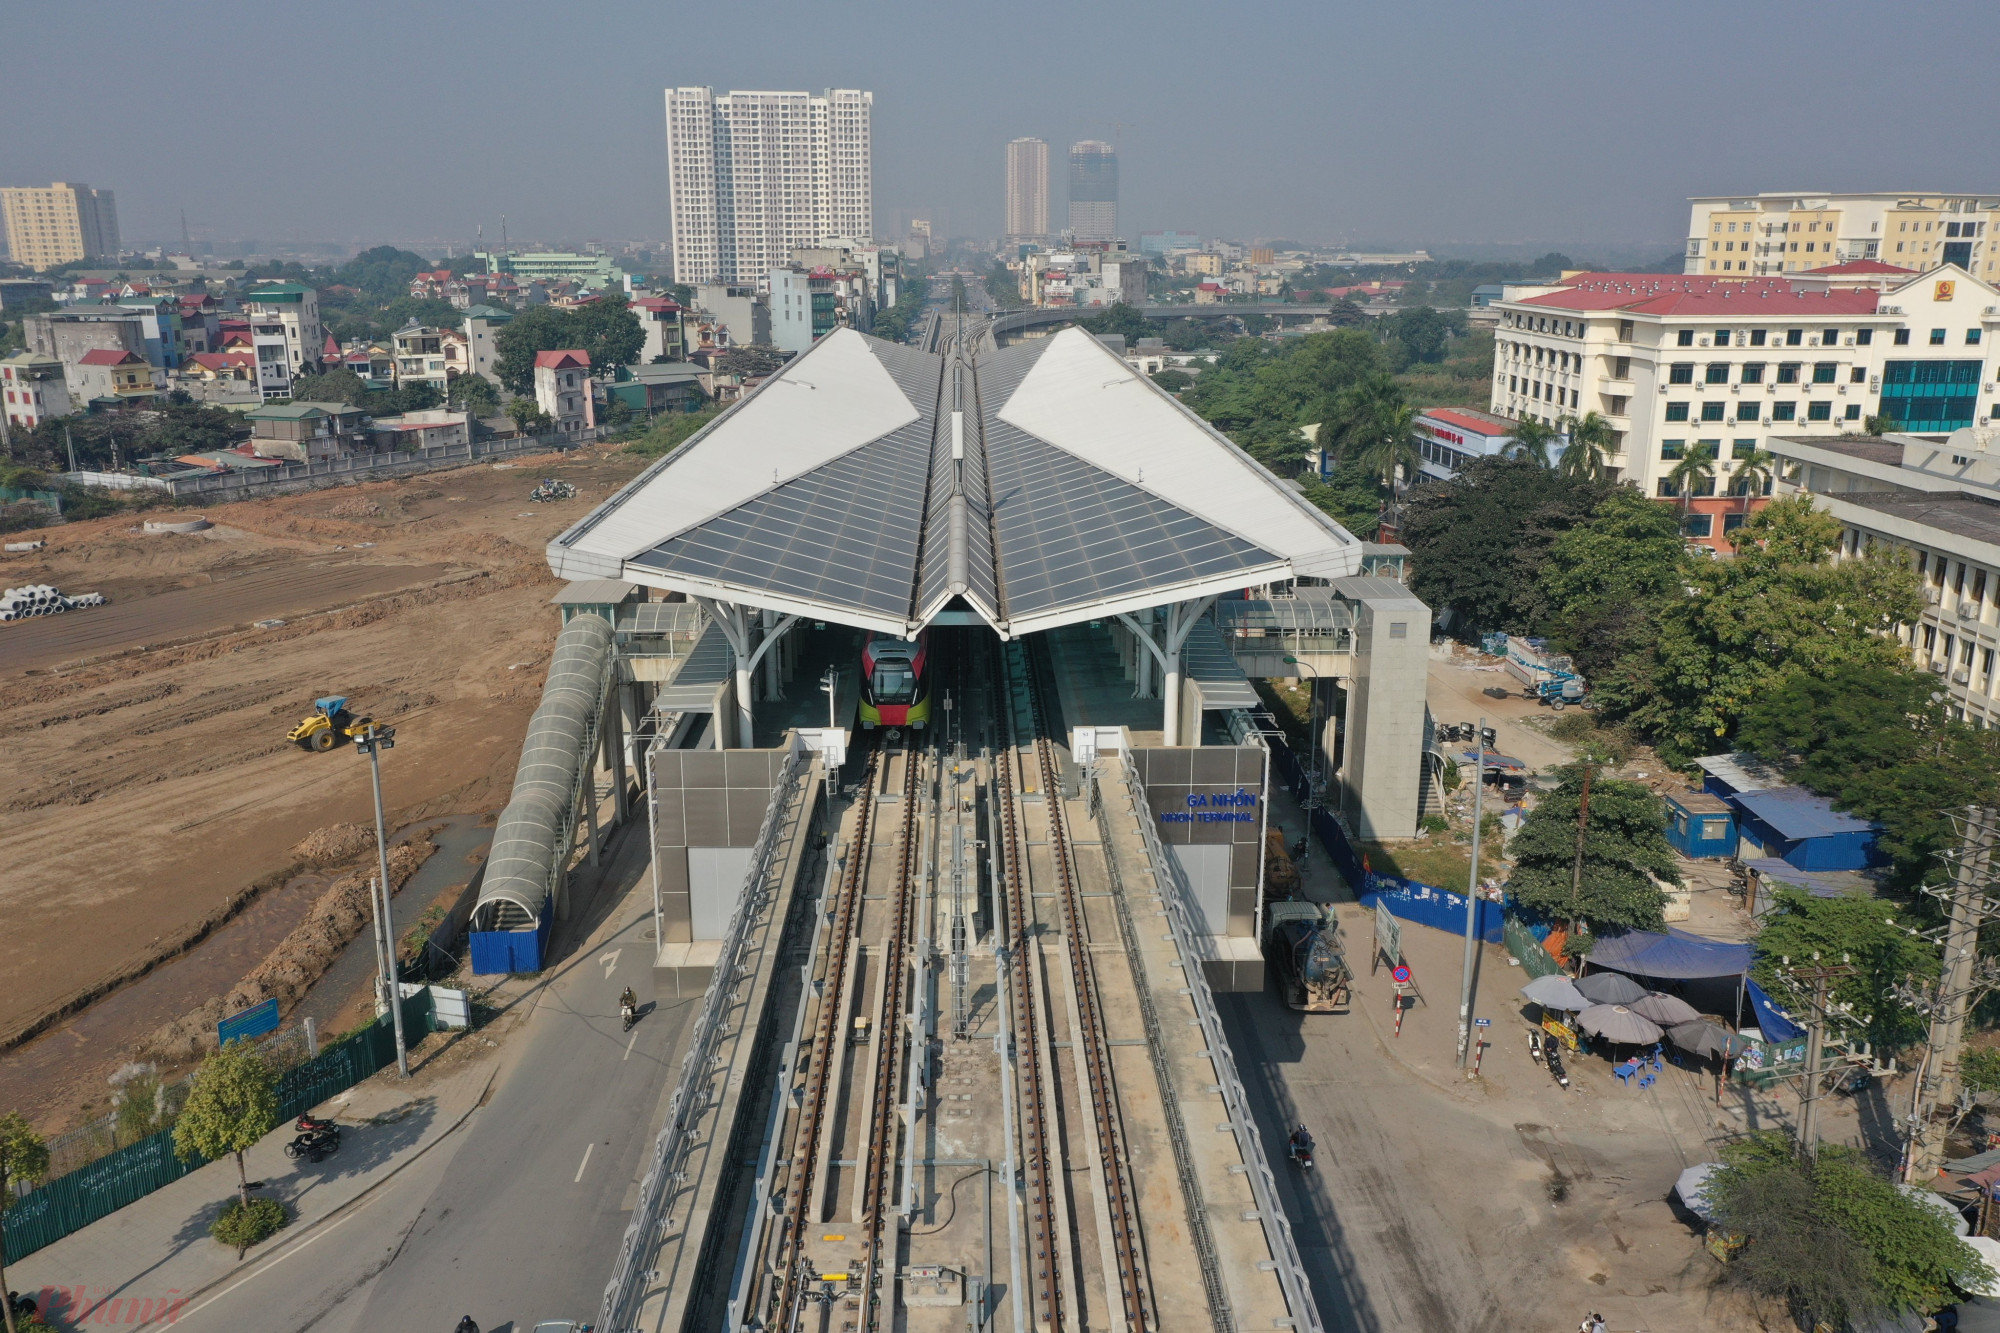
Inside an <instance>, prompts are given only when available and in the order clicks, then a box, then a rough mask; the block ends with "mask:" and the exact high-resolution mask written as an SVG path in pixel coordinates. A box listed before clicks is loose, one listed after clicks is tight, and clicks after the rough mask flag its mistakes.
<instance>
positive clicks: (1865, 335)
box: [1854, 329, 1875, 347]
mask: <svg viewBox="0 0 2000 1333" xmlns="http://www.w3.org/2000/svg"><path fill="white" fill-rule="evenodd" d="M1874 341H1875V330H1873V329H1856V330H1855V331H1854V345H1855V346H1856V347H1868V346H1871V345H1872V344H1873V343H1874Z"/></svg>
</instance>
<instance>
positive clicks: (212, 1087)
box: [174, 1040, 278, 1207]
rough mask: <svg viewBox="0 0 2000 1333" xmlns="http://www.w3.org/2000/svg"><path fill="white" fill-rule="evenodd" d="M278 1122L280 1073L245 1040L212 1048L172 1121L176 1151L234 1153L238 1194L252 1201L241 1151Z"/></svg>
mask: <svg viewBox="0 0 2000 1333" xmlns="http://www.w3.org/2000/svg"><path fill="white" fill-rule="evenodd" d="M277 1127H278V1076H277V1075H276V1074H274V1073H273V1072H272V1071H271V1067H270V1066H269V1065H268V1064H266V1063H265V1062H264V1057H263V1056H261V1055H259V1054H258V1053H257V1051H256V1050H255V1049H254V1048H252V1047H251V1045H250V1043H249V1042H247V1041H242V1040H237V1041H232V1042H230V1043H229V1044H228V1045H226V1046H224V1047H222V1048H221V1049H220V1050H218V1051H214V1052H211V1053H210V1055H209V1057H208V1058H207V1059H206V1060H203V1061H202V1062H201V1068H200V1069H197V1070H196V1071H195V1074H194V1086H193V1088H191V1089H190V1090H189V1091H188V1099H187V1104H186V1105H185V1106H183V1107H182V1108H181V1114H180V1118H179V1119H178V1120H176V1121H174V1152H175V1153H176V1154H178V1155H179V1156H180V1157H181V1158H182V1159H184V1160H185V1159H187V1158H193V1157H207V1158H216V1157H220V1156H222V1155H223V1154H224V1153H233V1154H234V1155H235V1157H236V1179H237V1182H238V1193H239V1197H240V1198H241V1199H242V1201H243V1204H244V1206H245V1207H248V1206H249V1204H250V1177H249V1175H248V1174H247V1173H246V1172H245V1171H244V1167H243V1154H244V1153H245V1152H246V1151H248V1150H249V1149H250V1148H251V1147H253V1146H254V1145H255V1144H256V1142H257V1140H259V1139H261V1138H263V1137H264V1136H265V1135H266V1134H268V1133H270V1132H271V1131H272V1130H273V1129H276V1128H277Z"/></svg>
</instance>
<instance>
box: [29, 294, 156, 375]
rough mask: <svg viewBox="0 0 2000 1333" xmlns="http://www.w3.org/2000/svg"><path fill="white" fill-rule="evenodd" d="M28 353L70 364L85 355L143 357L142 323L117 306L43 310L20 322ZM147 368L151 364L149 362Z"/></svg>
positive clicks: (144, 356)
mask: <svg viewBox="0 0 2000 1333" xmlns="http://www.w3.org/2000/svg"><path fill="white" fill-rule="evenodd" d="M21 324H22V330H23V332H24V333H25V335H26V337H27V343H28V350H29V351H31V352H39V353H41V354H42V355H43V356H53V357H55V358H57V359H58V360H60V361H61V362H62V363H63V364H64V365H73V364H75V363H76V362H77V361H80V360H81V359H82V358H83V355H84V353H86V352H95V351H118V352H136V353H138V354H139V356H140V358H141V359H142V360H143V359H145V358H146V330H145V327H144V320H143V318H142V316H141V315H140V313H139V312H138V311H136V310H121V309H119V308H118V307H117V306H106V305H94V306H85V307H80V306H71V307H69V308H67V309H64V310H46V311H40V312H38V313H36V314H32V315H29V316H27V317H26V318H25V319H23V320H22V321H21ZM148 364H149V365H150V364H151V363H150V361H149V362H148Z"/></svg>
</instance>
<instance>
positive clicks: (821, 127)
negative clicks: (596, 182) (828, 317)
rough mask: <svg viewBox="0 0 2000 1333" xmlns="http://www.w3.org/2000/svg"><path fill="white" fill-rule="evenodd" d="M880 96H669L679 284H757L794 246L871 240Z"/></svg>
mask: <svg viewBox="0 0 2000 1333" xmlns="http://www.w3.org/2000/svg"><path fill="white" fill-rule="evenodd" d="M874 106H875V94H873V93H868V92H860V91H857V90H854V89H851V88H835V89H833V90H831V91H830V92H827V93H826V94H824V95H823V96H817V97H816V96H814V95H812V94H810V93H789V92H783V93H758V92H750V93H738V92H730V93H721V94H718V93H717V92H716V91H715V90H714V89H713V88H669V89H667V193H668V201H669V206H670V207H671V208H672V210H673V225H674V279H675V281H677V282H687V283H701V282H755V281H759V280H761V279H763V278H765V277H766V276H768V275H769V273H770V271H771V270H772V269H774V268H777V267H778V266H780V265H782V264H784V263H786V262H788V261H789V260H790V259H791V255H792V251H793V250H794V249H795V248H797V247H799V246H809V245H817V244H819V243H820V242H821V241H825V240H829V239H832V238H834V237H844V238H846V239H849V240H854V241H861V242H866V241H868V240H870V239H872V238H871V235H870V233H871V232H872V230H873V223H872V218H873V216H874V210H875V188H874V175H873V168H872V166H871V164H870V157H869V151H870V150H869V144H870V129H869V124H870V119H871V117H872V114H873V111H874Z"/></svg>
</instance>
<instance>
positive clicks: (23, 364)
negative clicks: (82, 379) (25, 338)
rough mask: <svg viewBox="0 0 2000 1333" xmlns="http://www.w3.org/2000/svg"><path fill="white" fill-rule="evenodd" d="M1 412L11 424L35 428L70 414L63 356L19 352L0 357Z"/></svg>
mask: <svg viewBox="0 0 2000 1333" xmlns="http://www.w3.org/2000/svg"><path fill="white" fill-rule="evenodd" d="M0 395H3V396H0V412H4V413H5V414H6V417H7V424H8V425H9V426H25V427H27V428H28V429H30V430H32V429H34V428H35V427H36V426H39V425H41V424H42V423H43V422H44V421H47V420H49V419H50V418H52V417H66V416H68V415H69V414H70V397H69V385H68V383H67V382H66V380H65V378H64V375H63V363H62V361H61V359H60V358H58V357H53V356H49V355H47V354H45V353H42V352H25V351H23V352H16V353H14V355H12V356H10V357H8V358H7V359H6V360H4V361H0Z"/></svg>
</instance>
